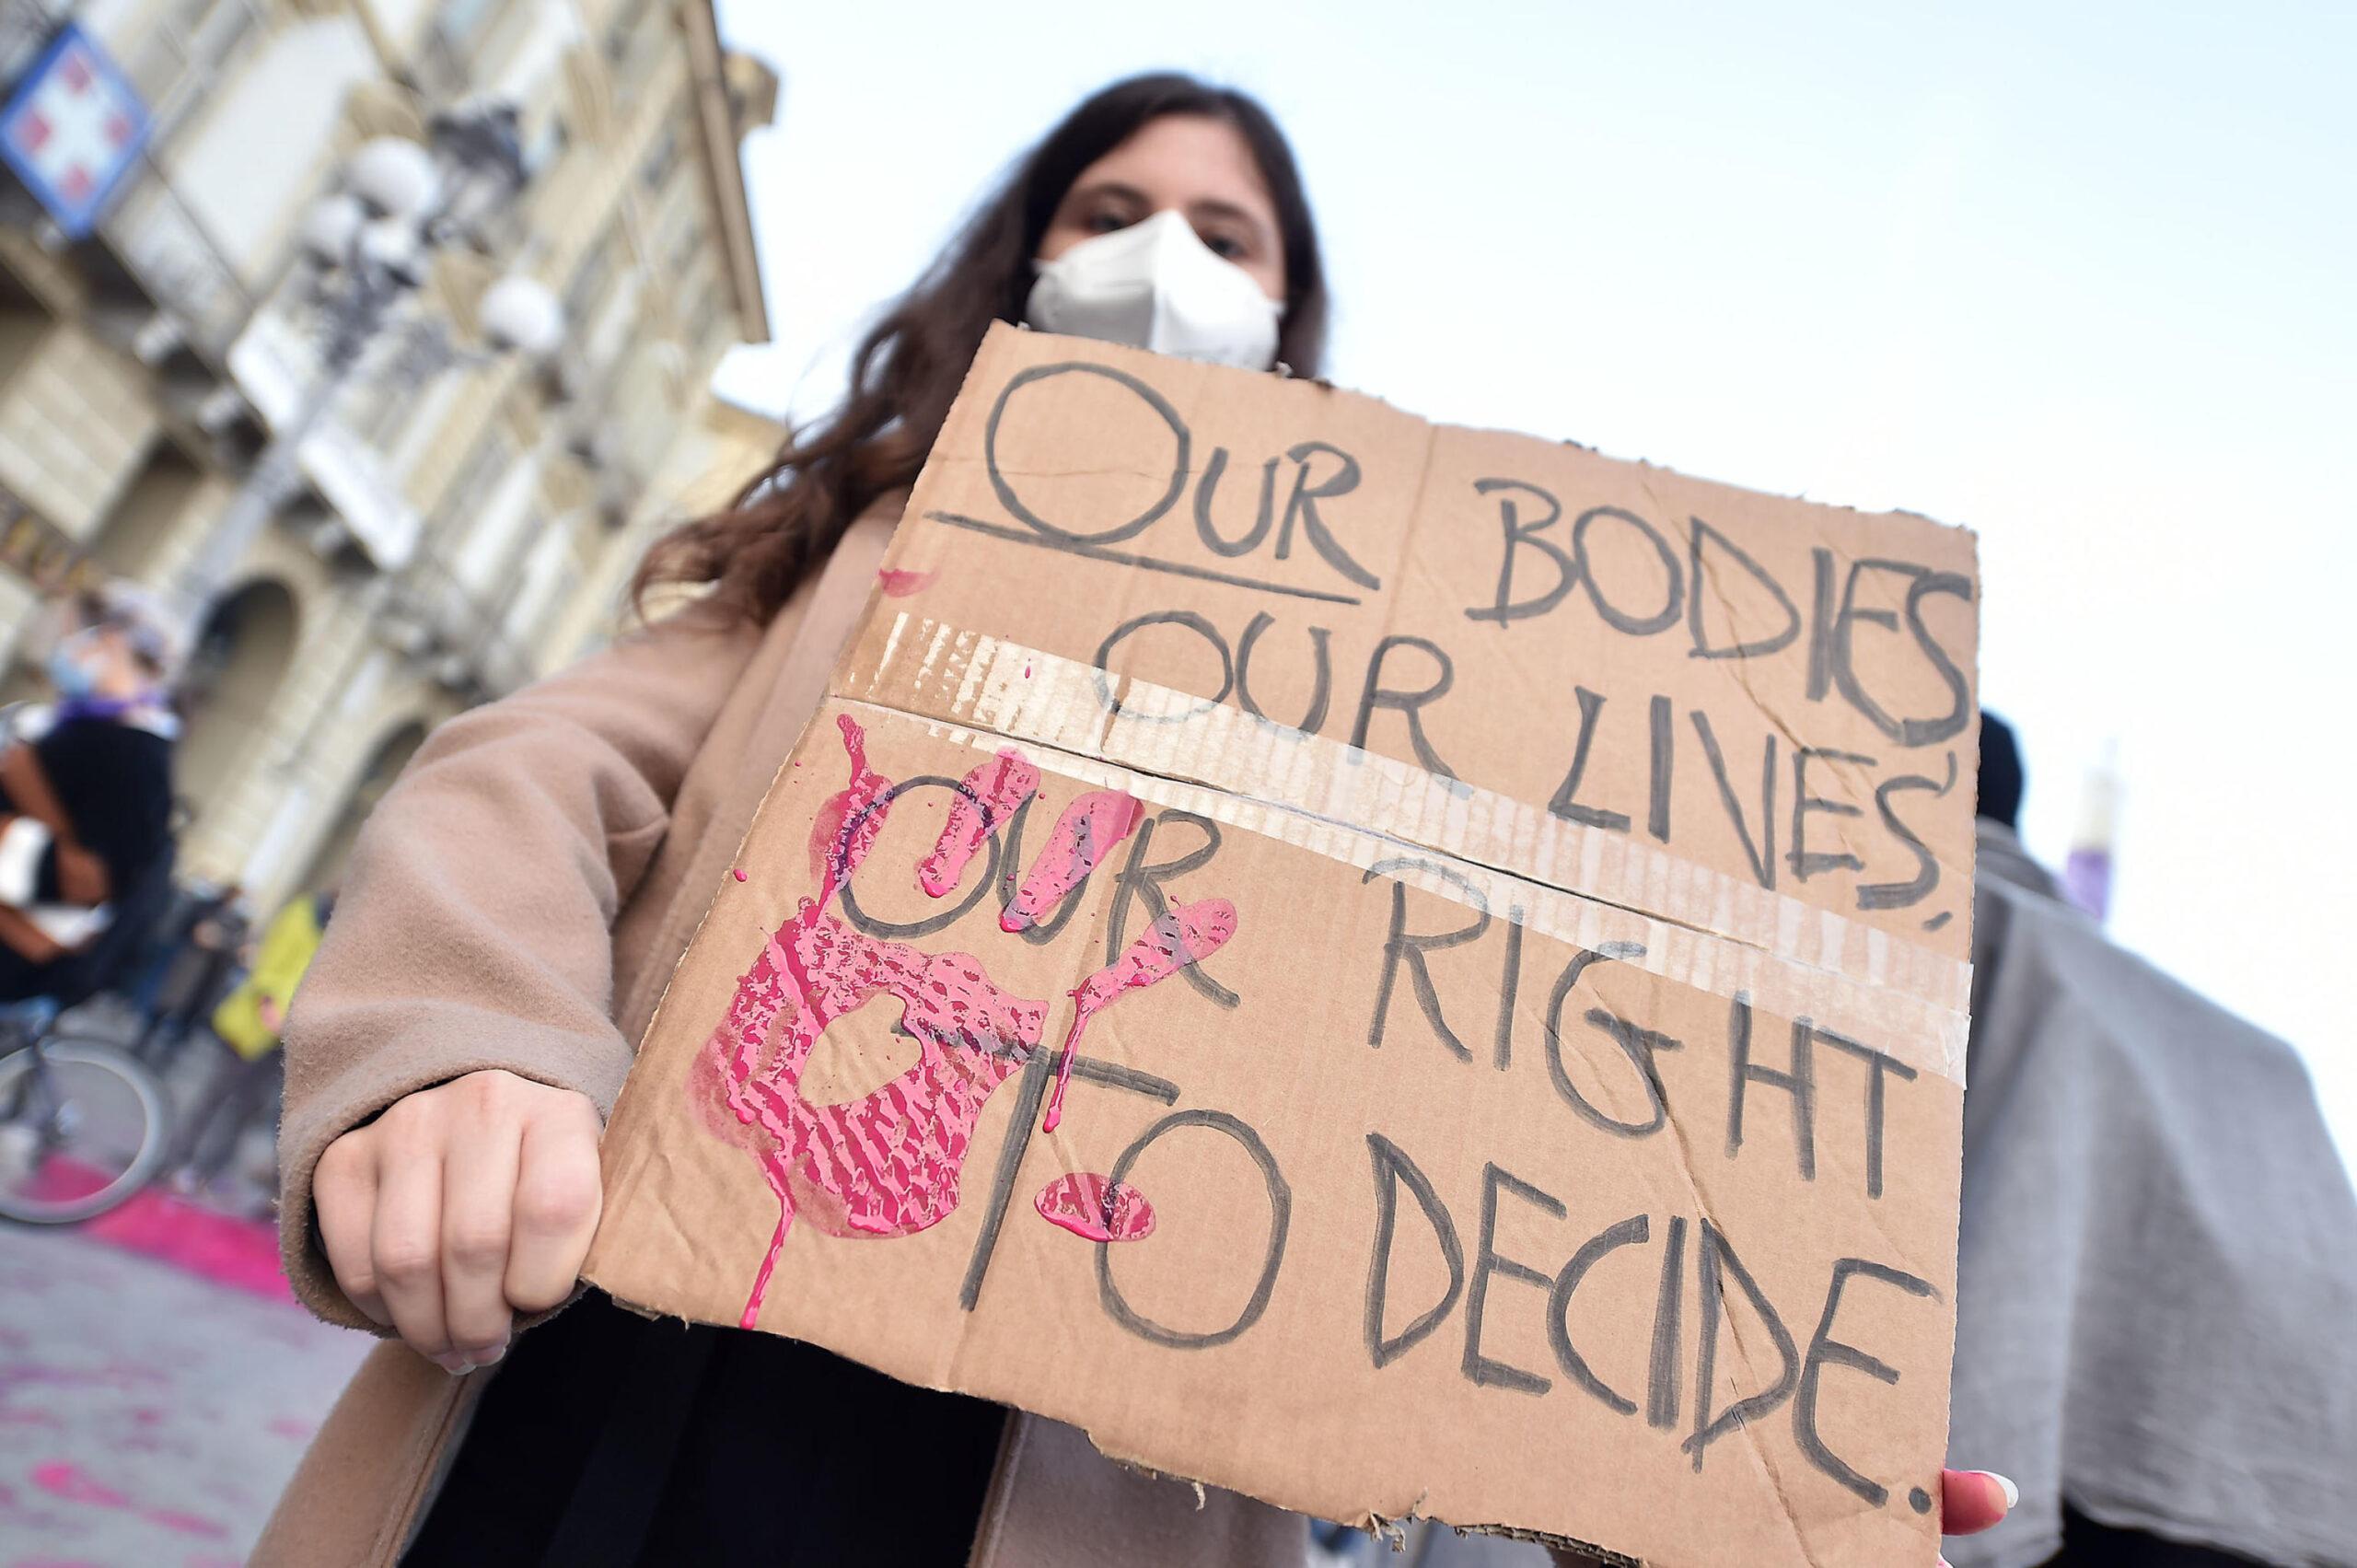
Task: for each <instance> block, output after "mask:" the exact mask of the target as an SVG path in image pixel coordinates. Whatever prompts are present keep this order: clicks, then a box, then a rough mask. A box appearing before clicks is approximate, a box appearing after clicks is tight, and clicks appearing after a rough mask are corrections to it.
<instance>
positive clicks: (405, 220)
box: [177, 101, 564, 614]
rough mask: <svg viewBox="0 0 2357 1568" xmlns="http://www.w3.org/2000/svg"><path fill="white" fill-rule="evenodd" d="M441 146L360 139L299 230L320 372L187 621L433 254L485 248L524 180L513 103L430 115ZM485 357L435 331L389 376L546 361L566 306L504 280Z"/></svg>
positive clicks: (258, 471) (486, 306)
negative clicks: (508, 357) (511, 359)
mask: <svg viewBox="0 0 2357 1568" xmlns="http://www.w3.org/2000/svg"><path fill="white" fill-rule="evenodd" d="M430 129H431V133H432V137H433V143H434V145H433V146H432V148H430V149H429V148H428V147H426V146H424V145H420V144H419V143H416V142H413V141H411V140H408V139H407V138H404V137H401V136H377V137H374V138H372V139H370V140H369V141H367V142H365V143H363V144H362V145H361V146H360V148H359V149H358V150H357V151H356V152H354V154H353V156H352V157H351V158H350V159H348V160H347V161H346V162H345V164H344V166H343V171H342V179H341V180H340V181H339V188H338V189H337V190H336V191H334V192H331V193H330V194H328V195H326V196H324V197H322V198H320V199H319V201H318V202H316V203H313V204H312V206H311V208H310V209H309V210H308V212H307V213H305V214H304V215H303V220H302V223H301V225H300V226H299V227H298V229H297V239H298V243H299V245H300V247H301V251H302V257H303V260H304V261H305V262H306V263H308V268H309V270H310V273H311V277H310V282H311V283H312V285H314V286H313V289H312V295H311V299H312V303H313V305H314V306H315V307H316V308H317V311H318V329H317V330H318V334H319V341H318V357H319V372H318V374H317V375H316V376H315V377H313V378H312V380H311V382H310V384H309V385H308V387H307V388H306V389H304V392H303V394H302V396H301V398H300V400H299V401H298V402H297V403H296V407H295V409H294V411H293V412H292V414H291V416H290V417H288V418H286V419H285V420H284V421H283V422H278V423H277V424H276V428H275V429H274V430H273V432H272V434H271V436H270V439H269V441H268V442H267V443H266V444H265V445H264V447H263V448H262V451H261V455H260V456H259V457H258V458H256V459H255V460H254V464H253V468H252V469H251V470H250V472H249V473H248V474H247V476H246V480H245V482H244V483H243V484H241V485H240V486H239V487H238V493H237V494H236V495H235V496H233V497H232V498H231V499H230V502H229V505H227V506H226V508H224V509H223V511H222V515H221V517H220V519H219V521H218V522H217V523H216V524H215V526H214V528H213V531H212V533H211V534H210V536H209V537H208V538H207V539H206V540H205V541H204V543H203V546H202V547H201V548H200V549H199V550H198V551H197V552H196V554H195V556H194V558H193V559H192V561H191V562H190V563H189V565H188V567H187V569H186V570H185V571H183V572H182V573H181V575H180V582H179V584H178V585H177V586H178V589H179V596H180V598H181V599H182V601H183V602H184V603H185V605H186V606H187V608H188V609H189V610H190V611H191V612H192V614H195V613H197V612H199V611H201V610H202V607H203V605H204V604H205V603H206V602H207V601H208V600H209V599H210V598H212V597H213V595H214V594H215V593H216V592H218V591H219V590H220V588H221V587H222V586H223V585H224V584H225V583H226V581H227V580H228V578H229V575H230V574H232V573H233V572H235V571H236V570H237V567H238V563H239V562H240V561H241V560H242V559H243V558H244V556H245V554H246V552H247V551H248V550H249V549H250V548H251V546H252V544H253V541H254V540H255V539H257V538H258V537H260V535H261V532H262V530H263V529H265V528H268V527H269V526H270V519H271V518H272V517H273V516H274V515H275V514H276V513H277V512H278V511H279V510H280V509H281V508H282V507H283V506H284V505H286V504H287V503H288V502H290V501H292V500H293V499H294V498H295V497H296V495H297V494H300V493H301V490H302V485H303V480H302V468H301V462H300V455H301V450H302V447H303V444H304V443H305V441H307V440H308V439H309V437H310V436H312V435H313V434H315V433H316V432H317V431H318V430H319V427H320V426H321V425H322V424H324V423H325V421H326V417H327V413H328V411H329V409H330V408H331V407H332V406H333V405H334V403H335V401H336V399H337V397H338V396H339V394H341V393H342V391H343V388H344V386H345V384H346V383H347V382H348V381H349V380H350V378H351V377H352V375H353V372H354V368H355V367H356V366H358V365H359V363H360V361H361V360H362V358H363V357H364V356H365V355H366V354H367V352H368V350H369V349H370V347H371V346H372V345H373V344H374V343H375V342H376V341H377V337H378V335H379V334H380V333H381V332H383V331H385V330H386V328H387V327H388V325H389V323H390V322H391V321H392V320H393V319H394V318H395V316H396V314H397V311H398V307H399V306H400V305H401V302H402V301H403V300H404V299H406V298H407V297H408V296H410V295H412V293H414V292H415V291H416V290H417V289H418V288H419V287H420V286H421V285H423V284H424V282H425V280H426V278H427V276H428V275H429V273H430V271H431V268H432V261H433V253H434V252H435V250H439V249H442V248H445V247H447V246H452V245H467V246H470V247H478V248H479V247H481V246H482V244H483V242H484V236H483V234H482V226H483V224H484V223H485V221H486V220H487V219H488V218H489V217H490V216H491V215H493V213H495V212H496V211H497V210H498V209H499V208H500V207H501V206H502V205H503V204H504V203H505V201H506V200H507V199H508V198H510V197H512V196H514V195H515V194H516V192H517V191H519V190H521V189H522V188H523V186H524V184H525V182H526V181H527V180H528V179H529V178H530V176H531V170H530V168H528V167H527V165H526V162H525V158H524V155H523V150H522V145H521V142H520V140H519V138H518V136H517V117H516V109H515V106H514V105H512V104H508V103H505V102H498V101H483V102H478V103H475V104H472V105H467V106H462V107H460V108H459V109H456V110H449V111H447V112H445V113H442V114H438V115H436V116H435V118H434V120H433V122H432V123H431V127H430ZM411 327H412V331H411V332H410V341H409V342H408V343H405V344H404V345H403V352H401V353H400V354H397V355H395V356H394V361H393V365H392V366H391V368H390V369H389V374H394V375H398V376H400V377H404V378H413V379H416V380H424V379H427V378H429V377H432V376H435V375H437V374H439V373H440V372H442V371H443V370H446V369H448V368H449V367H451V366H454V365H460V364H466V363H470V362H481V361H482V360H487V359H489V358H491V357H493V354H504V353H520V354H525V355H527V356H528V357H533V358H538V357H540V356H542V355H545V354H549V353H551V352H552V351H553V350H554V349H555V348H556V346H557V344H558V342H559V340H560V339H561V338H562V336H563V328H564V314H563V307H562V306H561V305H560V304H559V303H558V301H557V299H556V297H555V296H554V295H552V294H551V293H550V292H549V290H548V289H547V288H546V287H545V286H544V285H541V284H540V283H539V282H538V281H537V280H535V279H533V278H530V277H527V276H524V275H522V274H520V273H518V274H511V275H509V276H507V277H504V278H502V279H500V280H499V281H498V282H497V283H495V284H493V285H492V286H491V288H490V289H488V290H487V291H486V292H485V294H484V296H483V301H482V328H483V335H484V337H485V338H486V339H487V340H488V341H489V343H490V344H491V348H492V352H491V353H490V354H481V353H470V352H468V351H465V350H461V349H459V348H458V347H456V346H455V345H454V344H452V343H450V342H449V340H448V337H447V332H445V331H443V330H442V328H441V326H440V324H439V323H438V322H435V323H430V324H426V325H424V327H423V328H422V329H419V328H418V326H417V324H416V323H412V324H411Z"/></svg>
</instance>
